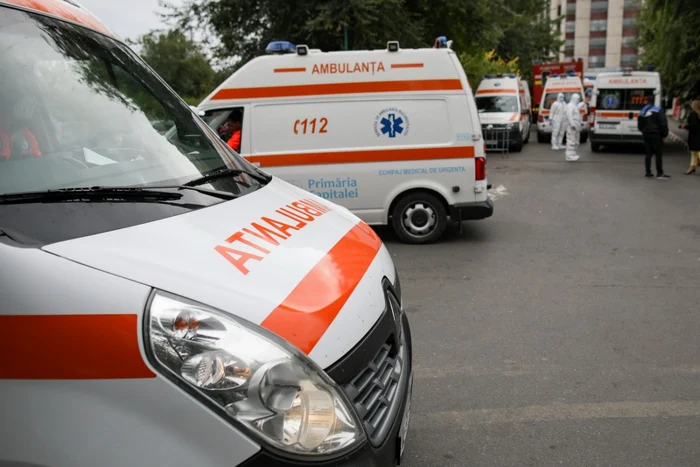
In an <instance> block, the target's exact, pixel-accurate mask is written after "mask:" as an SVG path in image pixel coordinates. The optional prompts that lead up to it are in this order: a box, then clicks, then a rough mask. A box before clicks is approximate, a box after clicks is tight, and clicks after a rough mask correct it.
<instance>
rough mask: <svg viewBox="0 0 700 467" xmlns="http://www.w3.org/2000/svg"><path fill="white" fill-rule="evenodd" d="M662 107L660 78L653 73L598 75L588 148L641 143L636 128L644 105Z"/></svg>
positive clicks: (636, 72) (633, 72)
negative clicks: (589, 145) (589, 146)
mask: <svg viewBox="0 0 700 467" xmlns="http://www.w3.org/2000/svg"><path fill="white" fill-rule="evenodd" d="M648 104H650V105H655V106H660V105H661V77H660V76H659V73H657V72H654V71H622V72H613V73H601V74H599V75H598V78H597V79H596V82H595V88H594V89H593V95H592V97H591V122H590V126H591V149H592V150H593V151H599V150H600V148H601V146H603V145H616V144H630V143H640V144H642V143H643V142H644V138H643V136H642V132H641V131H639V129H637V117H639V111H640V110H642V108H643V107H644V106H645V105H648Z"/></svg>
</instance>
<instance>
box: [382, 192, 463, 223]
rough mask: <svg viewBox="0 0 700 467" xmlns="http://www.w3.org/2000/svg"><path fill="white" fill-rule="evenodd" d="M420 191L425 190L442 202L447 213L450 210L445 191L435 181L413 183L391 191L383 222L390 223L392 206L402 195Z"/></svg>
mask: <svg viewBox="0 0 700 467" xmlns="http://www.w3.org/2000/svg"><path fill="white" fill-rule="evenodd" d="M420 192H425V193H430V194H431V195H433V196H435V197H437V199H438V200H440V202H441V203H442V205H443V206H444V207H445V210H446V211H447V213H448V214H449V212H450V202H449V201H448V198H447V196H445V193H443V190H442V189H441V188H440V187H439V186H438V184H437V183H430V184H422V185H419V184H415V185H413V184H412V185H409V186H407V187H404V188H403V189H400V190H396V192H392V196H391V197H390V202H389V205H388V208H387V209H386V210H385V215H386V219H385V220H384V223H385V224H389V223H390V219H391V216H392V214H393V211H394V207H395V206H396V203H398V202H399V200H400V199H401V198H403V197H404V196H407V195H410V194H411V193H420Z"/></svg>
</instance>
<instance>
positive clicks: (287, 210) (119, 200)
mask: <svg viewBox="0 0 700 467" xmlns="http://www.w3.org/2000/svg"><path fill="white" fill-rule="evenodd" d="M0 69H1V70H3V72H2V80H0V117H1V118H0V142H2V148H0V149H1V151H0V226H1V227H0V264H2V267H0V297H1V300H0V303H1V305H0V329H2V331H3V335H2V349H3V355H4V357H5V358H4V361H3V363H2V365H0V395H1V397H0V465H2V466H32V467H96V466H99V467H127V466H129V467H132V466H133V467H151V466H168V467H190V466H197V467H222V466H231V467H233V466H241V467H256V466H264V467H268V466H296V467H304V466H321V465H323V466H330V465H333V466H357V465H362V466H369V467H378V466H385V465H394V464H396V463H397V462H399V461H400V459H401V456H402V454H404V453H405V452H406V451H405V449H404V448H405V446H406V435H407V430H408V426H409V417H410V410H411V409H410V408H411V402H410V401H411V392H412V389H411V388H412V381H413V378H412V375H413V373H412V363H411V359H412V357H411V333H410V330H409V325H408V320H407V317H406V314H405V313H404V312H403V309H402V300H401V287H400V283H399V279H398V275H397V274H396V271H395V269H394V266H393V263H392V260H391V255H390V254H389V252H388V251H387V249H386V247H385V246H384V245H383V243H382V241H381V240H380V239H379V237H378V236H377V235H376V233H375V232H374V231H373V230H372V229H371V228H370V227H369V226H368V225H367V224H365V223H364V222H362V221H361V220H360V219H358V218H357V217H355V216H354V215H352V214H351V213H350V212H349V211H348V210H347V209H345V208H343V207H340V206H338V205H336V204H333V203H331V202H329V201H327V200H325V199H323V198H320V197H318V196H316V195H313V194H311V193H309V192H308V191H304V190H302V189H300V188H298V187H295V186H293V185H291V184H289V183H287V182H284V181H283V180H281V179H279V178H277V177H275V176H272V175H270V174H268V173H266V172H264V171H263V170H261V169H258V168H256V167H254V166H253V165H252V164H250V163H249V162H247V161H245V160H244V159H243V158H242V157H240V156H239V155H238V154H236V153H235V152H234V151H233V150H231V149H230V148H229V147H228V146H227V145H226V144H225V143H224V142H223V141H222V140H221V138H219V137H218V136H217V135H216V134H215V133H214V132H213V131H212V130H211V129H210V128H209V127H208V126H207V125H206V124H205V122H204V121H203V120H202V119H201V118H199V117H198V116H197V114H196V113H194V112H192V110H191V109H190V108H189V107H188V106H187V104H186V103H185V102H184V101H183V100H182V99H180V98H179V97H178V96H177V95H176V94H175V93H174V92H173V91H172V90H171V89H170V88H169V87H168V86H167V85H166V84H165V83H164V82H163V81H162V80H161V79H160V78H159V77H158V76H157V75H156V74H155V73H154V72H153V71H152V70H151V69H150V68H149V67H148V66H147V65H146V64H145V62H144V61H143V60H142V59H141V58H139V57H138V55H136V54H135V53H134V52H133V51H132V50H130V49H129V47H128V46H127V45H126V44H125V43H124V42H122V41H121V40H119V39H118V38H117V37H115V36H114V35H113V34H112V33H111V31H109V29H107V28H105V27H104V26H103V25H102V24H101V23H100V22H99V21H97V19H96V18H95V17H94V16H92V15H90V14H89V13H88V12H86V11H85V10H84V9H82V8H81V7H80V6H79V5H77V4H76V3H75V1H74V0H71V1H70V2H68V1H65V0H0ZM163 122H172V123H171V124H172V125H173V126H174V128H175V131H174V132H166V133H163V132H162V131H159V130H161V128H160V126H162V124H166V125H167V123H163ZM154 124H157V125H158V126H159V128H154V126H153V125H154Z"/></svg>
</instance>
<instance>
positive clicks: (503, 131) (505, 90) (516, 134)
mask: <svg viewBox="0 0 700 467" xmlns="http://www.w3.org/2000/svg"><path fill="white" fill-rule="evenodd" d="M476 108H477V110H478V112H479V120H480V121H481V132H482V134H483V135H484V141H485V142H486V149H491V148H499V149H500V148H501V146H502V144H503V143H505V144H508V145H509V146H510V150H511V151H516V152H519V151H521V150H522V149H523V144H525V143H527V142H528V141H529V140H530V107H529V106H528V105H527V99H526V97H525V93H524V91H523V86H522V84H521V82H520V78H518V77H517V76H516V75H514V74H508V75H500V76H498V77H495V76H493V75H486V76H485V77H484V79H483V80H481V83H479V87H478V88H477V90H476Z"/></svg>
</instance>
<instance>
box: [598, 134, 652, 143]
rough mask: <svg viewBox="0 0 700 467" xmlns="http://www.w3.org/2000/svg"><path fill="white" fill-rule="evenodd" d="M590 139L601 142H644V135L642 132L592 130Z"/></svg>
mask: <svg viewBox="0 0 700 467" xmlns="http://www.w3.org/2000/svg"><path fill="white" fill-rule="evenodd" d="M590 141H591V143H600V144H624V143H643V142H644V136H643V135H642V134H641V133H639V134H637V135H619V134H618V135H615V134H605V133H599V132H597V131H591V134H590Z"/></svg>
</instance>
